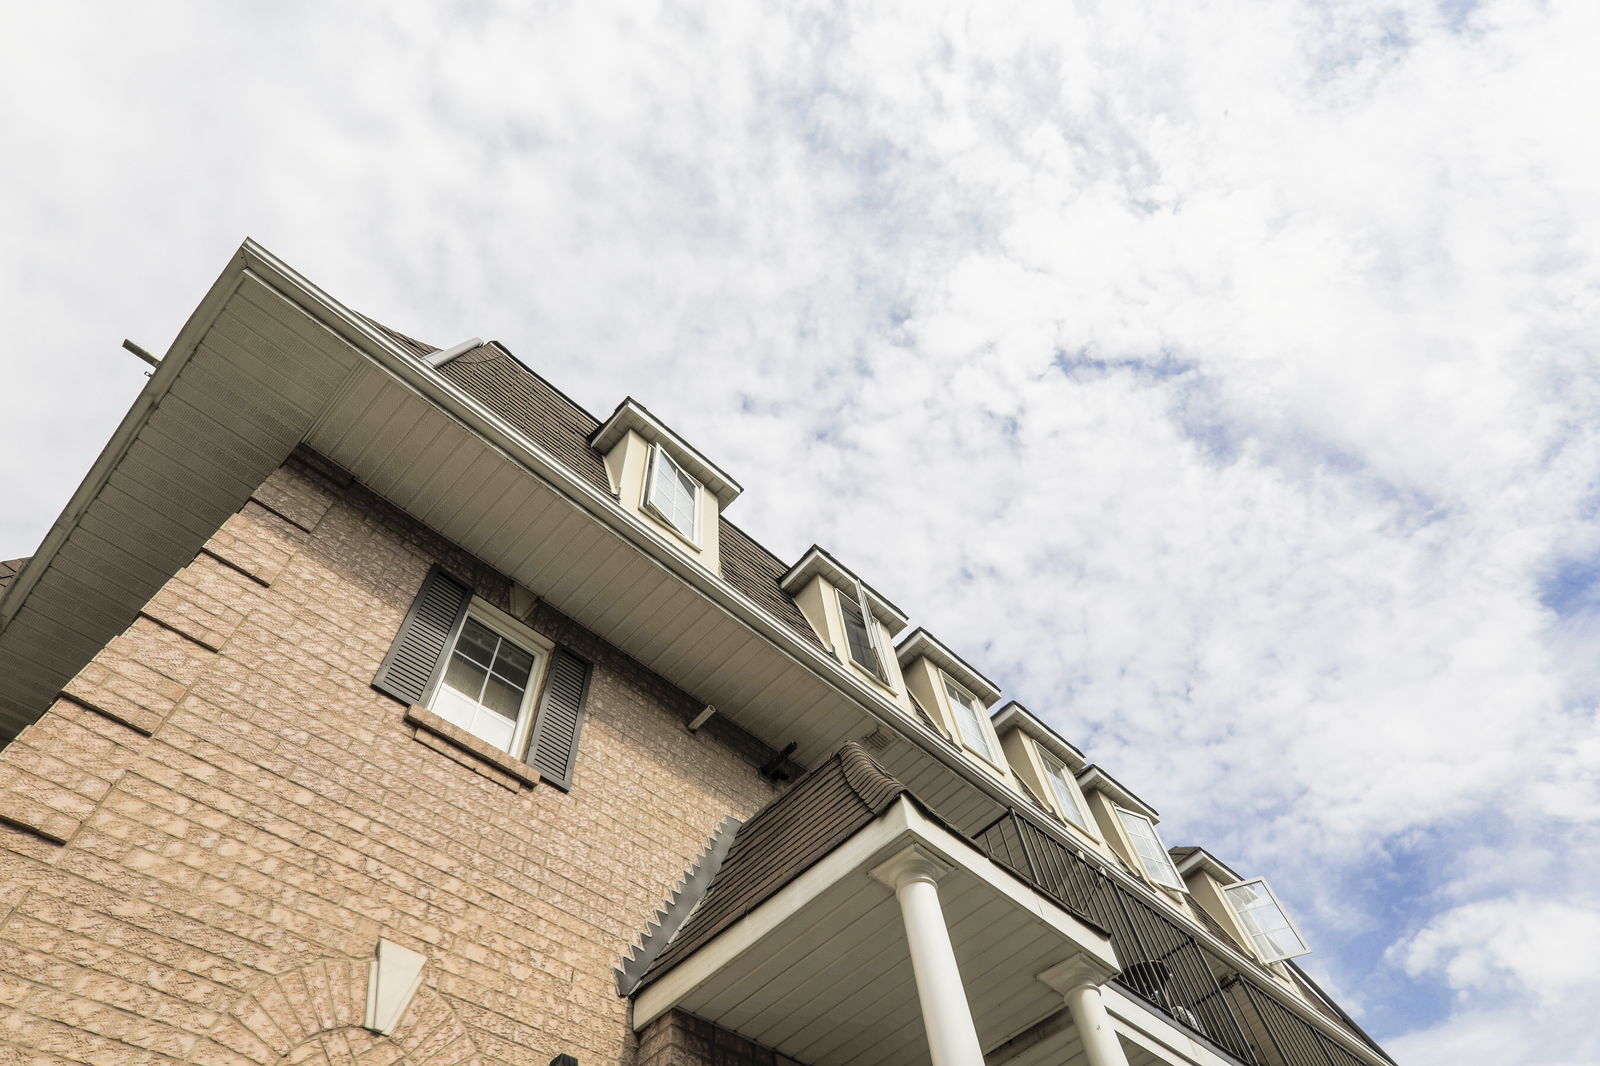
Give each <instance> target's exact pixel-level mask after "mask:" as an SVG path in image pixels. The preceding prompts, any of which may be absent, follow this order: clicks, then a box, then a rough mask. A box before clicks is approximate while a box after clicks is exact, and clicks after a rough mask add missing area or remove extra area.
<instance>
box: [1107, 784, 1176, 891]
mask: <svg viewBox="0 0 1600 1066" xmlns="http://www.w3.org/2000/svg"><path fill="white" fill-rule="evenodd" d="M1111 809H1112V810H1113V811H1115V812H1116V814H1117V820H1118V821H1119V822H1121V823H1122V832H1123V834H1124V835H1126V836H1127V838H1128V843H1129V844H1130V845H1131V846H1132V848H1133V857H1134V858H1135V859H1137V860H1138V861H1139V866H1140V868H1141V869H1143V870H1144V872H1145V874H1146V875H1147V876H1148V877H1149V878H1150V880H1151V881H1153V882H1155V883H1156V884H1157V885H1159V886H1161V887H1162V888H1169V889H1171V890H1172V891H1174V892H1184V893H1187V892H1188V891H1189V886H1188V884H1187V883H1186V882H1185V881H1184V880H1183V875H1182V874H1180V873H1179V872H1178V867H1177V864H1175V863H1174V862H1173V861H1172V856H1171V855H1168V854H1167V846H1166V845H1165V844H1163V843H1162V842H1161V834H1160V833H1158V832H1156V823H1155V822H1154V821H1152V820H1151V819H1150V818H1149V817H1148V816H1146V815H1143V814H1140V813H1139V812H1138V811H1130V810H1128V809H1127V808H1126V807H1118V806H1117V805H1116V804H1112V806H1111ZM1124 816H1126V817H1124ZM1129 818H1133V819H1137V820H1138V821H1139V822H1140V823H1142V824H1143V825H1144V827H1145V828H1146V829H1148V830H1149V831H1150V839H1151V840H1152V841H1154V842H1155V846H1156V855H1157V856H1159V858H1160V860H1161V861H1162V862H1164V863H1165V864H1166V865H1165V866H1164V867H1163V868H1162V869H1161V870H1160V871H1156V870H1152V869H1150V863H1149V861H1147V860H1146V859H1145V857H1144V855H1142V854H1141V853H1140V852H1139V845H1138V843H1137V842H1136V841H1135V840H1134V834H1133V830H1132V829H1130V828H1129V823H1128V819H1129ZM1167 873H1171V874H1172V879H1173V880H1174V881H1176V882H1177V884H1175V885H1172V884H1168V883H1167V882H1165V881H1163V880H1161V876H1160V875H1162V874H1167Z"/></svg>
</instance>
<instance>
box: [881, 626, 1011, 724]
mask: <svg viewBox="0 0 1600 1066" xmlns="http://www.w3.org/2000/svg"><path fill="white" fill-rule="evenodd" d="M894 654H895V658H897V659H898V660H899V661H900V666H901V668H902V669H903V668H904V667H905V665H906V664H907V663H909V662H911V661H912V660H913V659H915V658H917V657H918V656H924V657H926V658H927V659H928V661H929V662H931V663H933V664H934V665H935V666H937V667H938V668H939V669H941V670H943V671H944V672H945V673H947V674H949V675H950V676H951V677H952V678H954V679H955V681H956V683H957V684H961V685H965V686H966V687H967V689H968V690H969V691H970V692H971V693H972V694H973V695H974V696H976V697H978V699H979V700H981V701H982V702H983V705H984V706H985V707H987V706H989V705H990V704H991V703H993V702H994V701H995V700H998V699H999V698H1000V686H999V685H996V684H995V683H994V682H993V681H990V680H989V679H988V678H987V677H984V676H983V675H982V674H980V673H978V671H977V669H976V668H974V667H973V666H972V664H971V663H969V662H967V661H966V660H965V659H963V658H961V657H960V656H959V655H957V654H956V653H955V652H953V651H951V650H950V649H949V648H948V647H946V646H945V645H944V644H943V643H941V642H940V641H939V639H938V638H936V637H935V636H934V635H933V634H932V633H929V632H928V631H927V630H926V629H923V628H922V627H921V626H918V627H917V628H916V629H913V630H912V631H911V635H910V636H909V637H907V638H906V639H905V640H902V641H901V642H900V643H899V644H898V645H897V646H896V647H895V649H894Z"/></svg>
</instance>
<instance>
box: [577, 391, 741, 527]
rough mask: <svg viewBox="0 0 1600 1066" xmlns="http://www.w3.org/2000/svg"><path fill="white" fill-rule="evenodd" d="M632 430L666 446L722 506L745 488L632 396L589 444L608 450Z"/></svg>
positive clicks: (596, 432)
mask: <svg viewBox="0 0 1600 1066" xmlns="http://www.w3.org/2000/svg"><path fill="white" fill-rule="evenodd" d="M629 431H632V432H634V433H637V434H639V435H640V436H641V437H643V438H644V439H645V440H647V441H649V442H651V443H652V444H658V445H662V446H664V447H665V448H666V449H667V451H668V452H670V453H672V457H673V458H674V459H676V460H677V461H678V464H679V465H680V466H683V467H685V468H687V469H688V471H689V473H690V475H691V476H693V477H694V479H695V480H696V481H698V482H700V484H702V485H704V486H705V487H706V491H708V492H710V493H711V495H713V496H715V497H716V498H717V502H718V503H719V504H720V505H721V506H723V507H726V506H728V504H730V503H732V502H733V501H734V500H736V499H738V498H739V494H740V493H741V492H743V491H744V489H743V488H741V487H740V485H739V483H738V482H737V481H735V480H733V477H732V476H731V475H729V474H728V473H727V472H725V471H724V470H723V469H722V468H721V467H720V466H718V465H717V464H716V463H713V462H712V461H711V460H710V459H708V458H706V455H705V453H704V452H702V451H700V449H698V448H696V447H695V446H694V445H692V444H690V443H689V442H688V441H686V440H684V439H683V438H682V437H680V436H678V434H677V433H675V432H673V430H672V429H671V428H670V427H669V426H668V425H667V424H666V423H665V422H663V421H661V419H659V418H657V417H656V416H655V415H654V414H652V413H651V412H650V409H649V408H647V407H645V405H644V404H642V403H640V402H639V401H638V400H635V399H634V398H633V397H632V396H629V397H627V398H625V399H624V400H623V401H622V402H621V403H619V404H617V409H616V410H615V411H612V412H611V417H610V418H608V419H606V420H605V422H603V423H602V424H601V426H600V428H599V429H597V430H595V431H594V435H593V436H592V437H590V438H589V443H590V445H591V446H593V447H594V449H595V450H596V451H598V452H601V453H605V452H609V451H610V450H611V449H612V448H614V447H616V445H617V442H618V441H620V440H622V438H623V437H625V436H627V435H628V433H629Z"/></svg>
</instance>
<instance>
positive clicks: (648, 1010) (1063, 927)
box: [634, 799, 1113, 1066]
mask: <svg viewBox="0 0 1600 1066" xmlns="http://www.w3.org/2000/svg"><path fill="white" fill-rule="evenodd" d="M780 802H781V801H780ZM913 842H915V843H916V845H917V846H918V847H920V848H923V849H924V850H925V851H927V852H929V853H931V854H934V855H936V856H938V857H939V858H940V859H941V860H943V861H944V862H945V863H946V864H947V867H948V869H947V872H946V873H945V874H944V875H943V876H942V877H941V878H940V880H939V885H938V890H939V900H940V905H941V909H942V910H943V913H944V920H945V925H946V927H947V928H948V930H949V933H950V939H951V944H952V947H953V948H954V950H955V955H956V963H957V967H958V968H959V970H960V972H961V977H962V983H963V985H964V987H965V990H966V995H967V999H968V1002H969V1005H970V1006H971V1009H972V1014H973V1021H974V1023H975V1025H976V1027H977V1030H978V1038H979V1042H980V1044H982V1045H983V1046H984V1047H985V1048H988V1049H993V1048H996V1047H999V1046H1001V1045H1003V1044H1005V1043H1006V1042H1007V1041H1009V1040H1011V1039H1012V1038H1013V1037H1015V1036H1016V1035H1017V1034H1018V1033H1022V1032H1024V1031H1026V1030H1028V1029H1030V1028H1031V1027H1033V1026H1034V1025H1036V1024H1037V1023H1038V1022H1040V1021H1041V1020H1043V1019H1045V1018H1048V1017H1050V1016H1051V1015H1052V1014H1054V1013H1056V1012H1058V1011H1059V1010H1060V1009H1061V1006H1062V1001H1061V996H1060V994H1059V993H1058V992H1056V991H1055V990H1053V989H1051V988H1050V987H1049V986H1047V985H1046V984H1045V983H1044V982H1042V981H1040V980H1039V979H1038V974H1040V973H1043V972H1044V971H1046V970H1048V969H1050V968H1051V967H1053V966H1055V965H1057V964H1058V963H1060V962H1063V961H1065V960H1067V959H1072V958H1075V957H1078V956H1080V955H1084V956H1087V957H1089V958H1092V959H1098V960H1099V961H1098V962H1097V963H1096V964H1095V965H1098V966H1101V967H1108V968H1109V967H1111V966H1112V965H1113V963H1112V961H1111V956H1110V949H1109V947H1108V946H1107V945H1106V942H1105V940H1104V938H1103V936H1102V935H1101V934H1100V933H1098V932H1097V931H1095V930H1094V929H1092V928H1090V927H1089V926H1087V925H1084V924H1083V923H1082V922H1080V921H1078V920H1077V919H1076V918H1074V917H1073V916H1071V915H1070V914H1068V913H1067V912H1065V911H1062V910H1060V909H1058V908H1055V907H1053V906H1052V905H1049V904H1047V903H1045V902H1044V901H1043V900H1042V899H1041V898H1040V897H1037V896H1035V895H1034V894H1033V893H1032V892H1031V890H1028V889H1027V888H1026V887H1025V886H1023V885H1022V884H1021V883H1020V882H1017V881H1015V879H1014V878H1013V877H1012V875H1010V874H1008V873H1006V872H1004V871H1002V870H1000V869H999V868H998V867H996V866H995V865H994V864H992V863H990V862H989V861H988V860H986V859H983V858H982V857H981V856H979V855H978V854H977V853H976V851H975V849H973V848H972V847H971V846H970V845H969V844H967V843H966V842H965V841H962V840H960V839H959V838H957V837H954V836H951V835H950V834H949V833H948V832H946V831H944V830H942V829H940V828H938V827H936V826H935V825H934V824H933V823H930V822H928V821H926V820H925V819H924V818H922V817H921V816H920V815H919V814H917V813H916V808H915V807H914V806H913V805H912V804H911V803H910V801H909V800H906V799H900V800H898V801H897V805H896V806H893V807H891V808H890V809H889V810H888V811H886V812H885V813H884V814H882V815H880V816H878V817H877V818H876V819H874V820H872V821H870V822H869V823H868V824H867V825H866V826H865V827H863V828H861V829H859V830H858V831H856V832H855V834H854V835H852V836H851V837H849V839H848V840H846V841H845V842H844V843H842V844H840V845H838V846H836V847H835V848H834V850H832V851H831V852H830V853H829V854H828V855H827V856H826V858H824V859H823V860H821V861H820V862H817V863H816V864H815V865H814V866H813V867H811V868H810V869H808V870H807V871H806V872H805V874H804V875H803V876H802V877H800V878H798V879H796V880H794V881H792V882H790V883H789V884H787V885H785V886H784V887H783V888H782V889H781V890H780V891H779V892H778V893H777V894H775V895H773V896H770V897H768V898H766V899H764V900H763V901H761V902H760V903H758V904H755V905H754V906H752V907H751V909H749V910H748V911H746V912H745V913H744V915H743V916H742V917H741V918H740V919H739V921H738V922H736V923H735V924H733V925H730V926H727V927H725V928H723V930H722V931H721V932H719V933H718V934H717V935H716V936H715V937H713V938H712V939H710V940H709V941H707V942H704V943H703V944H700V945H697V946H696V948H695V950H694V951H693V952H692V953H690V954H688V955H687V956H685V957H683V958H681V959H679V960H678V962H677V964H676V966H675V967H673V968H672V969H669V970H668V971H666V972H665V973H663V974H661V975H660V976H659V977H657V978H655V979H654V980H653V982H652V983H650V984H647V985H646V986H645V988H644V989H643V990H642V991H641V992H639V993H638V994H637V996H636V998H635V1007H634V1010H635V1022H634V1024H635V1025H636V1026H639V1025H643V1024H645V1023H647V1022H648V1020H649V1019H650V1018H653V1017H656V1016H658V1015H659V1014H660V1013H661V1012H663V1011H665V1010H668V1009H673V1008H677V1009H681V1010H685V1011H688V1012H689V1013H691V1014H694V1015H696V1016H697V1017H700V1018H703V1019H705V1020H707V1021H710V1022H712V1023H714V1024H716V1025H719V1026H721V1027H723V1028H725V1029H729V1030H732V1031H733V1032H736V1033H739V1034H741V1035H743V1036H745V1037H747V1038H748V1039H750V1040H753V1041H756V1042H757V1043H760V1044H762V1045H765V1046H767V1047H770V1048H773V1049H775V1050H777V1051H778V1052H780V1053H782V1054H784V1055H787V1056H789V1057H791V1058H793V1059H796V1060H798V1061H801V1062H806V1063H809V1064H812V1066H921V1064H924V1063H926V1062H927V1061H928V1053H927V1043H926V1036H925V1030H924V1026H923V1022H922V1013H921V1009H920V1005H919V1003H918V1000H917V992H916V984H915V981H914V980H912V970H911V959H910V955H909V952H908V950H907V947H906V941H905V925H904V921H903V919H902V917H901V913H900V907H899V904H898V903H897V902H896V900H895V897H894V895H893V893H892V892H891V891H890V889H889V888H888V887H887V886H886V885H884V884H883V883H882V882H880V881H878V880H877V879H876V878H875V877H874V876H873V873H872V871H873V870H874V869H875V868H876V867H877V866H878V865H879V864H880V863H882V862H884V861H885V860H887V859H888V858H889V857H890V856H892V855H894V854H896V853H897V852H899V851H901V850H902V849H903V848H905V847H906V846H907V845H908V844H910V843H913ZM736 846H737V844H736ZM731 861H732V856H731V855H730V862H731ZM726 869H727V868H726V867H724V872H725V871H726ZM720 876H722V873H719V877H720ZM707 898H708V900H709V898H710V897H709V896H708V897H707ZM685 932H687V929H686V930H685ZM680 935H682V934H680Z"/></svg>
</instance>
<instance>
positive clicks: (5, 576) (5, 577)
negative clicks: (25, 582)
mask: <svg viewBox="0 0 1600 1066" xmlns="http://www.w3.org/2000/svg"><path fill="white" fill-rule="evenodd" d="M27 561H28V560H27V559H6V560H4V561H0V592H4V591H5V587H6V586H7V585H9V584H11V582H12V580H13V579H15V578H16V576H17V571H19V570H21V569H22V564H23V563H25V562H27Z"/></svg>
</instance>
